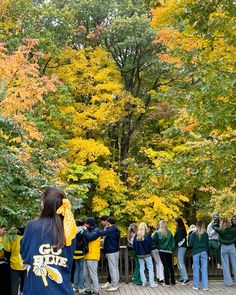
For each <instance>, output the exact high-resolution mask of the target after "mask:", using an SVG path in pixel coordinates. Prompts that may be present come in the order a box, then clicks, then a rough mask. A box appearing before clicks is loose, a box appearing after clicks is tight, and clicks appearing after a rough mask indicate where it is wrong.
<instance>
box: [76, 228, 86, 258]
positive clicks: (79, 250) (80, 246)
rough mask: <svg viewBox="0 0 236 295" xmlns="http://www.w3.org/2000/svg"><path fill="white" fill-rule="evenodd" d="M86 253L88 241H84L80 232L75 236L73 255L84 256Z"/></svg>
mask: <svg viewBox="0 0 236 295" xmlns="http://www.w3.org/2000/svg"><path fill="white" fill-rule="evenodd" d="M87 253H88V241H87V240H86V239H85V237H84V235H83V233H82V232H79V233H78V234H77V235H76V245H75V255H76V256H84V255H85V254H87Z"/></svg>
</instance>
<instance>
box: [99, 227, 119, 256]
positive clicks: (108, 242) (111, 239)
mask: <svg viewBox="0 0 236 295" xmlns="http://www.w3.org/2000/svg"><path fill="white" fill-rule="evenodd" d="M100 236H101V237H105V240H104V244H103V252H104V253H115V252H118V251H119V250H120V230H119V229H118V228H117V226H116V225H115V224H113V225H112V226H111V227H108V228H107V229H104V230H101V231H100Z"/></svg>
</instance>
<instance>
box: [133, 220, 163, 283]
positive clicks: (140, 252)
mask: <svg viewBox="0 0 236 295" xmlns="http://www.w3.org/2000/svg"><path fill="white" fill-rule="evenodd" d="M133 247H134V251H135V253H136V255H137V256H138V261H139V266H140V268H139V271H140V278H141V281H142V286H146V285H147V279H146V276H145V273H144V272H145V265H146V266H147V269H148V276H149V282H150V286H151V287H152V288H156V287H157V286H158V285H157V284H155V282H154V270H153V262H152V256H151V251H152V249H153V239H152V237H151V236H150V235H149V234H148V227H147V225H146V223H144V222H142V223H140V225H139V227H138V231H137V234H136V235H135V237H134V242H133Z"/></svg>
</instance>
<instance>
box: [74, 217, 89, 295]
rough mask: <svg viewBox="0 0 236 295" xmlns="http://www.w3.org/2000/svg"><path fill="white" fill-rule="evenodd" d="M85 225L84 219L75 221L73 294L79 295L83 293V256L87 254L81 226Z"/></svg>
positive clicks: (86, 243) (86, 245)
mask: <svg viewBox="0 0 236 295" xmlns="http://www.w3.org/2000/svg"><path fill="white" fill-rule="evenodd" d="M84 223H85V219H84V218H80V219H79V220H78V221H77V225H78V233H77V235H76V248H75V252H74V257H73V258H74V263H75V272H74V288H73V291H74V292H79V293H80V294H82V293H84V292H85V290H86V289H85V278H84V255H85V254H86V253H87V252H88V242H87V240H86V239H85V237H84V234H83V232H84V230H83V225H84Z"/></svg>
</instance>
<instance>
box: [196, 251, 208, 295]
mask: <svg viewBox="0 0 236 295" xmlns="http://www.w3.org/2000/svg"><path fill="white" fill-rule="evenodd" d="M200 262H201V274H202V288H203V289H207V288H208V255H207V252H206V251H203V252H201V253H198V254H195V255H193V287H194V288H199V281H200V274H199V273H200V267H199V266H200Z"/></svg>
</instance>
